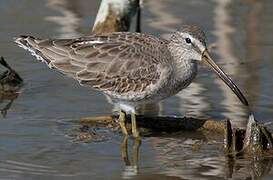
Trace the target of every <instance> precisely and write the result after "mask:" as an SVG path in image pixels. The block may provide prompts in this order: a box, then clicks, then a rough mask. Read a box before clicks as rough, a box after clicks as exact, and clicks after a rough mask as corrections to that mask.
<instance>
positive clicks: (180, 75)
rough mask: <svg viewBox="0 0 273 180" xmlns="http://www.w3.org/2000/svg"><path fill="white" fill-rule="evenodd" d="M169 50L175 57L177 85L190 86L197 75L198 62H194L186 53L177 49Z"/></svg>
mask: <svg viewBox="0 0 273 180" xmlns="http://www.w3.org/2000/svg"><path fill="white" fill-rule="evenodd" d="M169 50H170V52H171V54H172V57H173V61H172V62H173V66H174V67H173V69H174V80H175V83H176V84H181V86H188V85H189V84H190V83H191V81H192V80H193V79H194V78H195V76H196V74H197V62H196V61H195V60H192V59H191V58H190V57H189V56H188V54H187V52H186V51H184V52H183V51H180V49H175V48H174V49H173V48H170V49H169Z"/></svg>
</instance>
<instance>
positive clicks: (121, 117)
mask: <svg viewBox="0 0 273 180" xmlns="http://www.w3.org/2000/svg"><path fill="white" fill-rule="evenodd" d="M125 118H126V117H125V112H123V111H122V110H120V111H119V118H118V122H119V125H120V128H121V131H122V133H123V134H124V135H126V136H127V135H128V132H127V129H126V125H125Z"/></svg>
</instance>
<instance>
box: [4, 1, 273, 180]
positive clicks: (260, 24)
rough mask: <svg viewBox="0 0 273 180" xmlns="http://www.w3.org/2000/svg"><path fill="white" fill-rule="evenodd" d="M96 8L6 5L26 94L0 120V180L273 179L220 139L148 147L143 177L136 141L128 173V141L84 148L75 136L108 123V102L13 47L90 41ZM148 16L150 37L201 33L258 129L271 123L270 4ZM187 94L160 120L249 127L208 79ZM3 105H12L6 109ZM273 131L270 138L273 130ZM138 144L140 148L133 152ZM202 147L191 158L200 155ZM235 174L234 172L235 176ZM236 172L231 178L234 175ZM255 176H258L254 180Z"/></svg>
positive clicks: (157, 11)
mask: <svg viewBox="0 0 273 180" xmlns="http://www.w3.org/2000/svg"><path fill="white" fill-rule="evenodd" d="M98 6H99V2H98V1H89V0H77V1H73V0H61V1H57V0H56V1H55V0H40V1H37V0H20V1H16V0H9V1H4V0H2V1H0V12H1V16H0V24H1V27H0V29H1V31H0V49H1V54H0V55H1V56H4V57H5V58H6V60H7V61H8V63H9V64H10V65H11V66H12V67H13V68H15V69H16V70H17V71H18V73H19V74H20V75H21V76H22V77H23V79H24V80H25V85H24V87H23V88H22V89H21V91H22V92H21V94H20V95H19V97H18V98H17V99H16V100H15V101H14V102H13V104H12V106H11V108H10V109H9V111H8V113H7V116H6V118H2V119H1V120H0V123H1V125H0V179H38V178H40V179H47V178H52V179H75V178H81V179H120V178H121V177H122V178H136V179H155V178H156V179H171V178H174V179H225V178H228V177H230V176H231V174H232V178H233V179H242V178H247V177H253V176H254V174H255V172H256V173H257V172H259V171H261V169H262V170H263V173H260V176H262V177H264V178H265V179H266V178H267V179H270V178H272V177H273V174H272V173H271V167H272V161H271V160H268V161H266V162H265V161H263V162H258V163H257V162H256V161H255V162H253V161H250V160H241V161H236V163H232V162H230V161H228V160H227V159H225V157H224V156H223V151H222V141H223V139H222V138H221V137H214V138H213V139H208V138H207V137H206V136H205V135H203V134H196V133H187V132H182V133H179V134H173V135H159V136H156V137H145V138H143V139H142V143H141V146H140V152H139V161H138V164H137V165H138V166H137V167H138V168H135V166H134V162H133V161H134V158H133V157H135V156H136V154H137V153H136V152H135V151H136V149H137V146H136V142H134V141H133V140H132V139H129V146H128V148H129V150H130V151H129V154H130V158H131V159H130V160H131V166H129V165H128V162H127V166H126V164H125V163H124V161H123V159H122V158H121V151H120V145H121V142H122V137H121V136H120V135H119V134H117V133H113V132H110V131H107V130H105V129H96V131H97V132H98V133H100V134H102V135H103V136H104V139H103V140H102V141H97V142H92V143H84V142H81V141H77V140H76V139H75V138H74V136H71V134H73V133H77V131H79V130H78V129H79V127H80V126H79V125H78V124H77V123H76V122H77V120H79V119H80V118H82V117H88V116H97V115H105V114H110V113H111V111H112V107H111V105H109V104H108V103H107V102H106V100H105V97H104V96H103V95H102V94H100V93H98V92H96V91H93V90H90V89H88V88H83V87H80V86H79V85H78V83H77V82H75V81H74V80H72V79H69V78H66V77H63V76H62V75H60V74H59V73H57V72H54V71H52V70H49V69H48V68H47V67H46V66H45V65H44V64H42V63H39V62H37V61H36V60H34V58H33V57H31V56H30V55H29V53H27V52H25V51H24V50H22V49H21V48H18V47H16V46H15V44H14V43H13V42H12V38H13V37H15V36H18V35H20V34H32V35H33V36H39V37H44V38H45V37H55V38H61V37H77V36H80V35H81V34H85V33H87V32H88V31H90V29H91V27H92V25H93V24H92V23H93V22H94V18H95V15H96V11H97V9H98ZM144 7H145V8H144V10H143V22H142V23H143V26H142V27H143V31H144V32H146V33H151V34H155V35H158V34H162V35H163V36H165V35H167V34H168V32H169V31H172V30H174V29H176V28H178V27H179V26H180V25H181V24H182V23H194V24H198V25H200V26H201V27H202V28H203V29H204V30H205V31H206V33H207V38H208V41H209V43H214V42H215V43H216V45H217V48H216V49H213V50H212V52H213V57H215V59H216V61H217V62H218V64H219V65H221V66H222V67H223V69H224V70H225V71H226V72H227V74H229V75H231V77H232V78H233V79H234V81H235V82H236V83H237V84H238V86H239V87H241V89H242V91H243V92H244V94H246V95H247V97H248V99H249V102H250V104H251V105H252V108H253V110H254V112H255V117H256V118H257V119H258V120H259V121H261V122H269V123H270V122H271V121H272V114H273V101H272V100H273V98H272V97H273V81H272V77H273V63H272V59H273V34H272V32H273V24H272V22H273V16H272V8H273V3H272V2H271V0H264V1H245V0H241V1H235V0H226V1H222V0H211V1H203V0H193V1H181V0H170V1H164V0H149V1H145V3H144ZM199 72H200V73H199V75H198V77H197V78H196V80H195V81H194V83H192V84H191V85H190V87H188V88H187V89H186V90H184V91H182V92H181V93H180V94H178V95H177V96H174V97H172V98H169V99H168V100H166V101H164V102H162V103H161V104H160V106H159V107H158V108H157V113H158V114H163V115H178V116H184V115H186V116H193V117H196V118H201V117H211V118H213V119H217V120H218V119H219V120H221V119H226V118H229V119H231V120H232V122H233V123H234V124H235V125H236V126H243V125H244V124H245V122H246V117H247V111H246V110H245V109H244V108H243V106H242V105H240V102H239V101H238V100H237V98H236V96H234V95H233V94H232V93H231V91H230V90H229V89H228V88H227V87H226V86H225V85H224V84H223V83H222V82H221V81H220V80H218V78H217V77H216V76H215V75H214V74H213V73H212V72H210V71H209V70H207V69H206V68H204V67H200V69H199ZM0 103H1V104H0V105H1V107H2V105H4V103H7V102H6V101H5V102H2V101H0ZM271 129H272V128H271ZM134 143H135V145H133V144H134ZM196 144H197V145H198V144H201V146H200V148H197V150H196V149H193V148H192V147H193V145H196ZM233 166H234V167H233ZM231 170H233V172H232V173H230V172H231ZM256 176H257V174H256Z"/></svg>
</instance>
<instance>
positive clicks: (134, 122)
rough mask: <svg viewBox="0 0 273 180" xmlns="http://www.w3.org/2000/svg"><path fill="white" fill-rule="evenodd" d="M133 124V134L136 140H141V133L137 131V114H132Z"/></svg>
mask: <svg viewBox="0 0 273 180" xmlns="http://www.w3.org/2000/svg"><path fill="white" fill-rule="evenodd" d="M131 123H132V134H133V137H134V138H139V133H138V130H137V124H136V114H135V113H131Z"/></svg>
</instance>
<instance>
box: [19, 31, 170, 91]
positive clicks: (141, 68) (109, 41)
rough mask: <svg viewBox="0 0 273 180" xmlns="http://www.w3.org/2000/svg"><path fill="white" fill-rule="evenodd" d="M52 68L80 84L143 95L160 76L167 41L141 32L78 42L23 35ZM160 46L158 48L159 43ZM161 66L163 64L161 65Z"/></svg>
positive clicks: (86, 38) (23, 39) (107, 35)
mask: <svg viewBox="0 0 273 180" xmlns="http://www.w3.org/2000/svg"><path fill="white" fill-rule="evenodd" d="M17 42H20V43H21V44H24V45H26V46H28V47H32V48H33V49H34V51H35V53H36V54H37V56H41V58H40V59H41V60H43V61H45V62H46V63H47V64H48V66H49V67H51V68H55V69H57V70H59V71H60V72H62V73H64V74H66V75H68V76H72V77H73V78H75V79H77V80H78V81H79V82H80V84H82V85H84V86H90V87H93V88H96V89H99V90H101V91H107V92H109V91H110V92H112V93H117V94H123V93H127V92H129V91H134V92H142V91H144V90H145V88H146V87H147V86H149V85H151V84H155V83H156V82H157V81H158V79H159V77H160V71H159V70H158V65H159V62H158V59H159V58H160V57H159V56H162V55H164V53H163V54H159V53H157V52H164V48H167V47H166V43H167V42H166V41H164V40H161V39H158V38H155V37H153V36H149V35H144V34H138V33H111V34H104V35H96V36H87V37H83V38H78V39H65V40H64V39H63V40H51V39H46V40H41V39H35V38H33V37H31V36H27V37H26V36H22V37H20V38H19V39H18V40H17ZM159 42H160V43H161V46H158V45H157V44H158V43H159ZM160 63H162V62H160Z"/></svg>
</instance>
